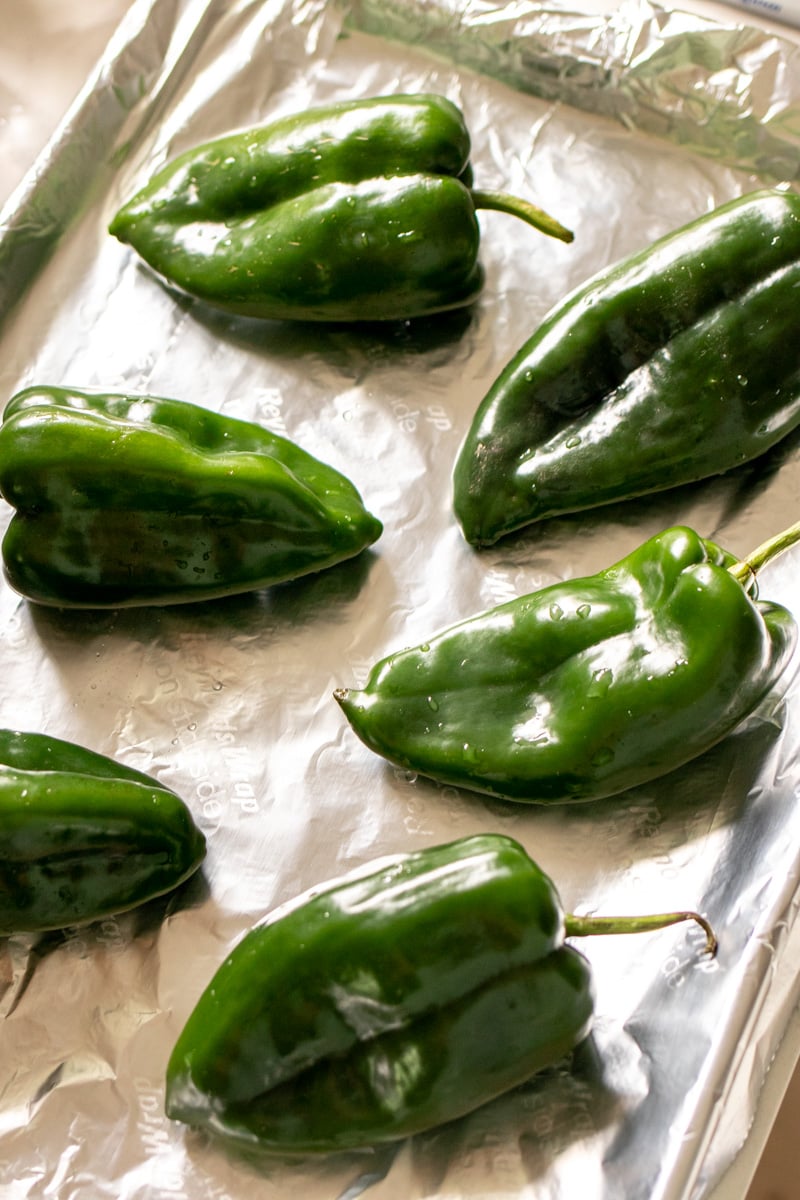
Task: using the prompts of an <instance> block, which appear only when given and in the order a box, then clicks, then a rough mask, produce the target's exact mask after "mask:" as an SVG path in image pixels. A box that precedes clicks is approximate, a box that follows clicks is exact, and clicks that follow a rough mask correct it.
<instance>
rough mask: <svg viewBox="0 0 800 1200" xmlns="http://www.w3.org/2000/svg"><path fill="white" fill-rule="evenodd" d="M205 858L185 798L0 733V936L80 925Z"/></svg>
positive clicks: (109, 765) (92, 760)
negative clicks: (184, 801)
mask: <svg viewBox="0 0 800 1200" xmlns="http://www.w3.org/2000/svg"><path fill="white" fill-rule="evenodd" d="M204 857H205V838H204V837H203V834H202V833H201V832H200V830H199V829H198V828H197V827H196V826H195V824H194V822H193V820H192V817H191V814H190V812H189V810H188V808H187V807H186V805H185V804H184V803H183V801H182V800H181V799H180V798H179V797H178V796H177V795H175V793H174V792H172V791H170V790H169V789H168V788H165V787H162V786H161V785H160V784H158V783H156V781H155V780H154V779H151V778H150V777H149V776H148V775H144V774H142V773H141V772H140V771H134V770H133V769H132V768H130V767H125V766H123V765H122V764H121V763H118V762H115V761H114V759H111V758H107V757H106V756H105V755H103V754H96V753H94V752H93V751H91V750H86V749H84V748H83V747H82V746H77V745H75V744H73V743H72V742H65V741H61V740H60V739H58V738H53V737H48V736H47V735H46V734H42V733H21V732H17V731H14V730H8V729H3V730H0V934H2V935H8V934H12V933H32V932H38V931H42V930H50V929H63V928H65V927H66V926H70V925H82V924H86V923H87V922H89V921H95V920H99V919H100V918H102V917H108V916H112V915H114V914H116V913H121V912H126V911H127V910H128V909H131V908H134V907H136V906H137V905H139V904H143V903H144V902H145V901H147V900H152V899H154V898H155V897H156V896H161V895H163V894H164V893H166V892H170V891H172V890H173V889H174V888H176V887H178V885H179V884H181V883H183V882H184V880H186V879H188V878H189V876H190V875H192V874H193V873H194V872H195V871H196V870H197V868H198V867H199V866H200V864H201V863H202V861H203V859H204Z"/></svg>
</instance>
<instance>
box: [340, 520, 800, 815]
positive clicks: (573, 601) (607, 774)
mask: <svg viewBox="0 0 800 1200" xmlns="http://www.w3.org/2000/svg"><path fill="white" fill-rule="evenodd" d="M798 532H800V531H798V529H797V528H794V527H793V528H792V530H789V531H787V532H786V533H785V534H782V535H779V537H778V538H776V539H773V540H771V541H770V542H769V543H765V545H764V547H760V548H759V550H758V551H756V552H754V554H752V555H750V556H749V557H748V558H747V559H745V560H742V562H741V563H737V561H736V560H735V559H734V558H733V556H731V555H730V554H727V553H726V552H724V551H722V550H721V549H720V548H719V547H718V546H716V545H715V544H714V543H713V542H711V541H708V540H706V539H704V538H701V537H699V536H698V535H697V534H696V533H694V532H693V531H692V530H691V529H688V528H685V527H681V526H678V527H676V528H673V529H668V530H666V531H665V532H663V533H661V534H658V535H657V536H655V537H653V538H650V539H649V540H648V541H646V542H644V544H643V545H641V546H640V547H639V548H638V549H636V550H634V551H633V552H632V553H631V554H628V555H627V556H626V557H625V558H623V559H621V560H620V561H619V562H617V563H615V564H614V565H613V566H611V567H609V568H608V569H607V570H604V571H600V572H599V573H598V574H596V575H591V576H587V577H585V578H582V579H574V580H569V581H566V582H562V583H556V584H553V585H551V586H549V587H545V588H543V589H541V590H540V591H537V592H534V593H532V594H530V595H527V596H521V597H519V598H518V599H516V600H512V601H510V602H509V603H506V604H503V605H501V606H499V607H498V608H494V609H492V610H490V611H488V612H485V613H482V614H480V615H478V616H475V617H472V618H471V619H469V620H466V621H463V622H461V623H460V624H458V625H455V626H453V627H452V628H450V629H446V630H444V631H443V632H440V633H439V634H437V636H435V637H431V638H430V640H429V641H427V642H425V643H423V644H422V645H420V646H416V647H414V648H411V649H407V650H402V651H400V652H399V653H396V654H393V655H390V656H389V657H388V658H385V659H383V660H382V661H381V662H379V663H377V665H376V666H374V667H373V669H372V671H371V673H370V675H369V678H368V680H367V683H366V685H365V687H364V688H363V690H360V691H356V690H352V689H340V690H338V691H337V692H336V693H335V696H336V699H337V700H338V701H339V704H340V705H341V707H342V709H343V710H344V713H345V715H346V717H347V719H348V720H349V722H350V724H351V725H352V727H353V729H354V730H355V732H356V733H357V734H358V736H359V737H360V738H361V739H362V740H363V741H364V742H365V743H366V745H367V746H369V747H370V748H371V749H373V750H375V751H376V752H377V753H378V754H381V755H383V756H385V757H386V758H388V759H390V760H391V761H392V762H394V763H397V764H400V765H401V766H402V767H404V768H408V769H411V770H413V771H418V772H420V773H421V774H423V775H426V776H429V777H431V778H432V779H435V780H439V781H440V782H442V783H446V784H453V785H456V786H460V787H465V788H470V789H473V790H475V791H479V792H485V793H488V794H491V795H495V796H501V797H505V798H507V799H510V800H520V801H530V802H534V803H542V804H545V803H556V802H559V803H563V802H568V801H588V800H596V799H600V798H602V797H605V796H611V795H615V794H616V793H618V792H621V791H623V790H625V789H627V788H631V787H634V786H636V785H638V784H642V783H645V782H647V781H648V780H651V779H655V778H657V777H658V776H661V775H664V774H666V773H667V772H668V771H670V770H672V769H673V768H675V767H678V766H680V765H681V764H683V763H685V762H688V761H689V760H691V759H693V758H695V757H696V756H697V755H699V754H702V753H703V752H704V751H705V750H707V749H709V748H710V747H711V746H713V745H714V744H715V743H716V742H718V741H720V740H721V739H722V738H723V737H725V736H726V734H728V733H729V732H731V731H732V730H733V729H734V728H735V727H736V726H737V725H739V724H740V722H741V721H743V719H744V718H745V717H746V716H747V715H748V714H749V713H750V712H752V711H753V710H754V709H755V707H756V706H757V705H758V704H759V702H760V701H761V700H762V699H763V698H764V696H765V695H766V694H767V692H768V691H769V690H770V689H771V688H772V687H773V685H774V684H775V682H776V680H777V679H778V678H779V676H780V675H781V673H782V672H783V670H784V668H785V667H786V665H787V662H788V660H789V657H790V655H791V653H792V651H793V649H794V645H795V641H796V625H795V621H794V618H793V617H792V616H791V614H790V613H789V612H788V611H787V610H786V609H785V608H782V607H781V606H779V605H776V604H771V603H769V602H767V601H759V600H758V599H757V596H756V587H755V575H754V572H755V570H756V569H757V568H759V567H760V566H762V565H763V564H764V563H765V562H766V561H768V559H769V558H770V557H772V556H773V555H774V554H775V553H777V552H779V551H780V550H782V549H784V548H786V546H788V545H790V544H792V542H793V540H794V539H795V538H796V537H797V536H798Z"/></svg>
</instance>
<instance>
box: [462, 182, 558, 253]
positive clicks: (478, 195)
mask: <svg viewBox="0 0 800 1200" xmlns="http://www.w3.org/2000/svg"><path fill="white" fill-rule="evenodd" d="M472 202H473V204H474V205H475V207H476V208H484V209H492V210H493V211H494V212H504V213H508V214H509V215H510V216H512V217H519V218H520V219H521V220H523V221H525V222H526V223H527V224H528V225H532V226H533V228H534V229H538V230H539V232H540V233H546V234H547V236H548V237H554V238H560V239H561V241H562V242H572V241H574V240H575V234H574V233H573V232H572V230H571V229H565V228H564V226H563V225H562V224H561V222H560V221H557V220H556V219H555V217H551V216H550V214H549V213H546V212H545V211H544V209H543V208H537V206H536V205H535V204H531V203H530V202H529V201H528V200H522V199H520V197H519V196H509V195H508V193H507V192H481V191H473V192H472Z"/></svg>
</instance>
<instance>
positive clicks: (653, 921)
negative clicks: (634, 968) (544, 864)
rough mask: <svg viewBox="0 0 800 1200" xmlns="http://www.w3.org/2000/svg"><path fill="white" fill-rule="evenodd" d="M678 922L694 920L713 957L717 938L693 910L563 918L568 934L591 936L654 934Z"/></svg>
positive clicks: (706, 922) (706, 951)
mask: <svg viewBox="0 0 800 1200" xmlns="http://www.w3.org/2000/svg"><path fill="white" fill-rule="evenodd" d="M681 921H696V922H697V924H698V925H699V926H700V928H701V929H702V930H703V932H704V933H705V935H706V944H705V948H704V953H706V954H710V955H711V957H712V958H713V957H714V955H715V954H716V953H717V938H716V934H715V933H714V930H713V929H712V928H711V926H710V925H709V923H708V921H707V920H706V919H705V917H702V916H701V915H700V913H696V912H671V913H652V914H649V915H647V916H643V917H578V916H575V915H574V914H573V913H570V914H569V915H567V916H566V917H565V918H564V929H565V933H566V936H567V937H592V936H594V935H598V934H600V935H603V934H607V933H653V932H654V931H655V930H657V929H666V928H667V926H668V925H678V924H679V923H680V922H681Z"/></svg>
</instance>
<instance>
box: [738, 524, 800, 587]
mask: <svg viewBox="0 0 800 1200" xmlns="http://www.w3.org/2000/svg"><path fill="white" fill-rule="evenodd" d="M796 542H800V521H796V522H795V524H794V525H790V526H789V528H788V529H784V530H783V532H782V533H776V534H775V536H774V537H771V538H767V540H766V542H762V543H761V545H760V546H757V547H756V549H755V550H754V551H753V553H752V554H748V555H747V557H746V558H742V559H740V560H739V562H736V563H734V564H733V565H732V566H730V567H728V570H729V571H730V573H731V575H732V576H733V578H734V579H738V581H739V583H741V584H742V586H743V587H745V586H746V585H747V583H748V581H749V580H750V578H751V577H752V576H753V575H757V574H758V572H759V571H760V570H761V568H762V567H763V566H766V564H767V563H768V562H770V561H771V560H772V559H773V558H777V557H778V555H779V554H783V552H784V550H789V549H790V548H791V547H792V546H794V545H795V543H796Z"/></svg>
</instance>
